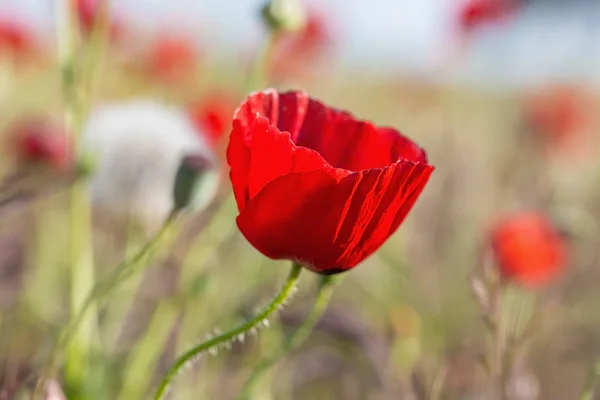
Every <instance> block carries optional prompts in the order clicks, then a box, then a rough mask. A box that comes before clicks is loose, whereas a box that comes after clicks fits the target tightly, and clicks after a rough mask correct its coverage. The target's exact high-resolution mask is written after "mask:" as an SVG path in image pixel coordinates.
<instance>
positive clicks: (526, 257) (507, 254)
mask: <svg viewBox="0 0 600 400" xmlns="http://www.w3.org/2000/svg"><path fill="white" fill-rule="evenodd" d="M490 239H491V245H492V250H493V252H494V256H495V258H496V261H497V263H498V266H499V268H500V271H501V273H502V275H503V276H504V277H505V278H507V279H510V280H512V281H514V282H516V283H518V284H521V285H524V286H541V285H543V284H546V283H548V282H549V281H551V280H553V279H555V278H557V277H558V276H559V275H560V274H561V273H562V272H563V271H564V268H565V266H566V262H567V253H568V249H567V243H566V240H565V239H564V238H563V236H562V235H561V234H560V233H559V231H558V230H557V228H556V227H555V226H554V225H553V223H552V222H551V221H550V219H549V218H548V217H547V216H546V215H545V214H543V213H540V212H526V213H521V214H516V215H514V216H512V217H510V218H507V219H505V220H502V221H500V222H499V223H498V224H497V225H496V226H495V227H494V228H493V229H492V233H491V236H490Z"/></svg>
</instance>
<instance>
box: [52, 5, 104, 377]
mask: <svg viewBox="0 0 600 400" xmlns="http://www.w3.org/2000/svg"><path fill="white" fill-rule="evenodd" d="M73 4H74V3H73V2H72V1H70V0H60V1H56V30H57V38H58V43H57V46H58V56H59V62H60V72H61V84H62V96H63V106H64V121H65V127H66V129H67V130H68V131H69V132H71V135H72V138H73V147H74V149H77V145H78V141H79V140H78V139H79V131H80V129H81V123H82V120H83V115H82V104H81V96H79V95H78V92H77V90H78V88H77V84H78V82H77V79H76V72H77V71H76V65H75V64H76V58H75V51H76V35H77V32H76V30H75V29H74V24H73V9H72V8H73ZM70 232H71V246H70V247H71V262H70V265H71V313H73V314H75V313H78V312H79V310H81V309H82V307H83V306H84V303H85V296H86V294H87V293H88V292H89V291H90V290H91V289H92V288H93V287H94V260H93V251H92V238H91V208H90V202H89V199H88V194H87V188H86V186H85V183H84V182H82V181H77V182H75V184H74V185H73V187H72V190H71V227H70ZM90 307H91V306H90ZM95 314H96V313H95V312H92V313H89V314H88V315H87V316H86V318H85V319H84V320H83V321H81V324H80V329H79V330H78V331H76V332H74V340H73V342H72V343H71V346H70V347H69V349H68V350H67V364H66V375H67V379H68V380H70V381H72V382H81V380H82V379H83V375H84V374H85V369H86V366H87V362H86V359H87V353H88V351H89V350H90V346H91V345H92V343H93V341H94V337H95V335H96V333H97V326H96V323H97V321H96V315H95Z"/></svg>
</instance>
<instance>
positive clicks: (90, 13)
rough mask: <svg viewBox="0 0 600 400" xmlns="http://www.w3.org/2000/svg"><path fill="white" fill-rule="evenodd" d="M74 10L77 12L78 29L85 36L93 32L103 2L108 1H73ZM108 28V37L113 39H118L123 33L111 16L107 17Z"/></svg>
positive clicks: (120, 26) (119, 25)
mask: <svg viewBox="0 0 600 400" xmlns="http://www.w3.org/2000/svg"><path fill="white" fill-rule="evenodd" d="M74 1H75V9H76V12H77V20H78V22H79V28H80V29H81V31H82V32H83V33H84V34H85V35H89V34H91V33H92V31H93V30H94V27H95V25H96V23H97V21H98V20H99V18H100V12H101V11H102V8H101V7H102V6H104V5H103V4H102V2H103V1H110V0H74ZM108 18H109V20H108V26H109V28H108V29H109V32H110V37H111V38H113V39H117V38H119V37H120V36H121V35H122V33H123V28H122V25H121V24H120V23H119V22H118V21H117V20H116V19H115V18H112V17H111V16H109V17H108Z"/></svg>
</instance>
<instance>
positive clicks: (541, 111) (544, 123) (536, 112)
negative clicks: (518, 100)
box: [525, 86, 593, 152]
mask: <svg viewBox="0 0 600 400" xmlns="http://www.w3.org/2000/svg"><path fill="white" fill-rule="evenodd" d="M588 100H589V99H587V98H586V97H585V95H584V93H583V92H582V91H580V90H578V89H577V88H574V87H568V86H564V87H555V88H552V89H550V90H547V91H541V92H538V93H534V94H532V95H531V96H528V97H527V98H526V101H525V113H526V117H527V120H528V121H529V123H530V124H531V125H532V127H533V128H534V129H535V131H536V132H537V133H538V134H540V135H541V138H542V139H544V142H545V144H547V145H548V147H549V149H551V150H552V149H555V150H557V149H560V150H565V151H567V150H573V151H576V152H577V151H578V150H584V147H585V146H583V143H582V142H581V139H584V136H585V135H584V133H585V132H586V130H588V128H589V127H590V126H591V125H592V123H593V121H592V120H593V118H592V117H593V112H592V107H591V101H588Z"/></svg>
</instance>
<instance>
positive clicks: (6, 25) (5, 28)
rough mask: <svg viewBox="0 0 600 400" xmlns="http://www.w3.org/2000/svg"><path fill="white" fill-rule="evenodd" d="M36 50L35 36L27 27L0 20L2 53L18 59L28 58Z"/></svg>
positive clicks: (11, 21) (0, 48)
mask: <svg viewBox="0 0 600 400" xmlns="http://www.w3.org/2000/svg"><path fill="white" fill-rule="evenodd" d="M36 50H37V43H36V41H35V39H34V36H33V34H32V33H31V32H30V31H29V30H28V29H27V28H26V26H25V25H23V24H21V23H19V22H17V21H13V20H9V19H0V53H5V54H8V55H10V56H11V57H15V58H17V57H28V56H30V55H32V54H34V53H35V52H36Z"/></svg>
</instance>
